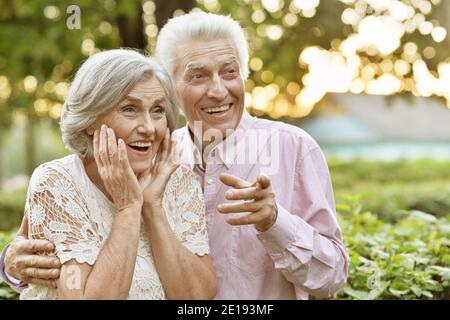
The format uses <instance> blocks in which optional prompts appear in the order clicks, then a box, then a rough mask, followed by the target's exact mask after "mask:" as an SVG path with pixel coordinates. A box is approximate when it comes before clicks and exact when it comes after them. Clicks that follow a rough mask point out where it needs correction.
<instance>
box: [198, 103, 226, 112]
mask: <svg viewBox="0 0 450 320" xmlns="http://www.w3.org/2000/svg"><path fill="white" fill-rule="evenodd" d="M232 106H233V104H232V103H229V104H224V105H222V106H220V107H212V108H203V109H202V111H204V112H206V113H207V114H221V113H225V112H227V111H228V110H230V109H231V107H232Z"/></svg>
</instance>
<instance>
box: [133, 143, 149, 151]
mask: <svg viewBox="0 0 450 320" xmlns="http://www.w3.org/2000/svg"><path fill="white" fill-rule="evenodd" d="M151 145H152V144H151V143H150V142H132V143H129V144H128V146H129V147H131V148H133V149H135V150H137V151H143V152H145V151H147V150H148V148H149V147H150V146H151Z"/></svg>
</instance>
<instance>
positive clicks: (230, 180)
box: [219, 173, 251, 189]
mask: <svg viewBox="0 0 450 320" xmlns="http://www.w3.org/2000/svg"><path fill="white" fill-rule="evenodd" d="M219 179H220V181H222V183H223V184H225V185H227V186H230V187H233V188H235V189H243V188H248V187H251V183H249V182H247V181H245V180H243V179H240V178H238V177H236V176H233V175H232V174H228V173H222V174H221V175H220V177H219Z"/></svg>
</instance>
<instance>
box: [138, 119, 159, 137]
mask: <svg viewBox="0 0 450 320" xmlns="http://www.w3.org/2000/svg"><path fill="white" fill-rule="evenodd" d="M137 131H138V133H141V134H145V135H148V136H149V135H152V134H153V133H154V132H155V126H154V125H153V122H152V119H151V117H150V116H146V117H144V119H142V122H141V124H140V125H139V126H138V128H137Z"/></svg>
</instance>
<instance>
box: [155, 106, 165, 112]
mask: <svg viewBox="0 0 450 320" xmlns="http://www.w3.org/2000/svg"><path fill="white" fill-rule="evenodd" d="M153 112H156V113H164V108H163V107H156V108H154V109H153Z"/></svg>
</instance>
